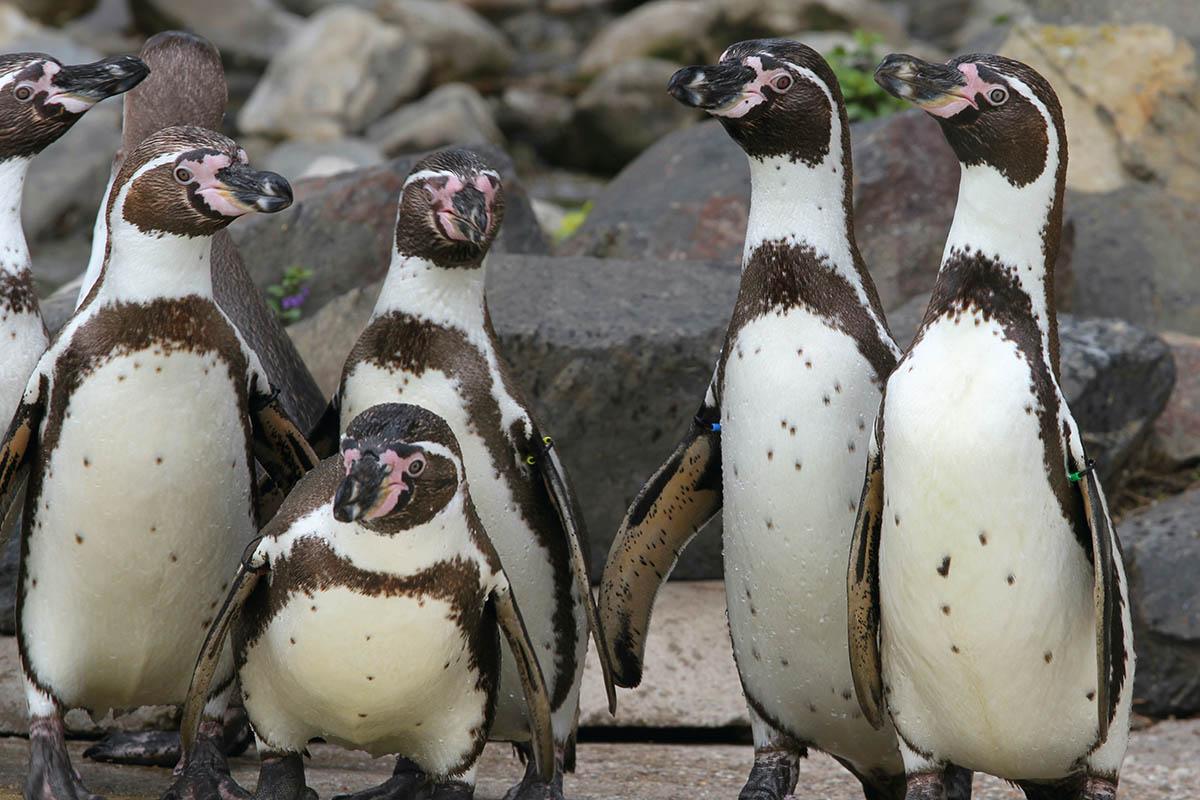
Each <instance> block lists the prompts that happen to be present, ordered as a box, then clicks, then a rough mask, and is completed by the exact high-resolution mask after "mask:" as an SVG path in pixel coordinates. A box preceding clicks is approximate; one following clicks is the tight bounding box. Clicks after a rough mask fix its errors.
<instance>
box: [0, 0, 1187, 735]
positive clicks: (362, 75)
mask: <svg viewBox="0 0 1200 800" xmlns="http://www.w3.org/2000/svg"><path fill="white" fill-rule="evenodd" d="M166 28H184V29H189V30H192V31H195V32H197V33H200V34H203V35H204V36H206V37H208V38H209V39H211V40H212V41H213V42H215V43H216V44H217V45H218V46H219V47H220V49H221V52H222V54H223V57H224V59H225V63H226V69H227V71H228V76H229V84H230V98H231V105H230V110H229V113H228V115H227V118H226V122H225V128H226V132H227V133H229V134H230V135H232V136H234V137H235V138H237V139H238V141H239V142H240V143H241V144H243V145H244V146H245V147H246V149H247V151H248V152H249V153H250V155H251V159H252V163H254V164H256V165H257V166H260V167H264V168H267V169H272V170H275V171H278V172H280V173H282V174H284V175H285V176H287V177H288V178H289V179H290V180H292V182H293V186H294V187H295V191H296V198H297V202H296V203H295V204H294V205H293V206H292V208H291V209H289V210H288V211H286V212H283V213H280V214H275V215H271V216H263V217H261V218H256V219H247V220H243V221H239V222H238V223H236V224H235V225H234V226H233V227H232V228H231V232H232V234H233V235H234V237H235V239H236V240H237V241H238V243H239V244H240V246H241V248H242V252H243V255H244V256H245V259H246V263H247V265H248V266H249V268H250V270H251V272H252V274H253V275H254V277H255V279H256V281H257V283H258V285H259V286H260V288H262V289H263V290H264V291H266V290H268V288H269V287H272V286H279V285H281V284H282V282H283V277H284V274H285V270H289V269H304V270H309V271H311V272H312V275H311V277H309V278H308V279H307V281H306V283H307V285H308V295H307V298H306V299H305V301H304V303H303V305H302V306H301V309H300V312H301V318H300V320H299V321H297V322H295V323H294V324H293V325H292V326H291V327H290V328H289V331H290V332H291V333H292V335H293V338H294V340H295V342H296V344H297V346H298V347H299V348H300V350H301V352H302V354H303V355H304V357H305V359H306V360H307V362H308V363H309V365H310V366H311V368H312V369H313V372H314V374H315V375H316V377H317V379H318V381H319V382H320V383H321V385H322V387H323V389H325V390H326V391H327V392H331V391H332V390H333V388H334V386H335V384H336V381H337V378H338V375H339V372H340V369H341V364H342V361H343V359H344V357H345V355H346V353H347V352H348V350H349V348H350V345H351V344H352V342H353V341H354V339H355V338H356V336H357V335H358V332H359V331H360V330H361V327H362V325H363V323H364V322H365V320H366V318H367V315H368V314H369V312H370V308H371V306H372V304H373V303H374V299H375V294H376V292H377V289H378V284H379V281H380V279H381V278H382V276H383V274H384V272H385V270H386V267H387V254H388V252H389V247H390V231H391V228H392V224H393V218H394V214H395V199H396V196H397V193H398V191H399V187H400V185H401V183H402V182H403V179H404V175H405V174H406V172H407V171H408V169H409V167H410V166H411V165H412V163H413V162H414V160H415V158H416V157H417V156H416V154H419V153H420V152H422V151H426V150H429V149H431V148H435V147H440V146H443V145H448V144H464V145H471V146H477V147H478V148H479V149H480V151H481V152H482V153H484V154H485V155H486V157H487V158H488V159H489V160H490V161H491V162H492V163H493V164H494V165H495V166H497V167H498V168H499V169H500V171H501V173H502V175H503V176H504V179H505V187H506V193H507V198H508V214H507V218H506V221H505V228H504V231H503V234H502V236H501V239H500V241H499V242H498V244H497V246H496V247H495V248H493V252H494V254H495V255H494V256H493V257H492V258H491V260H490V264H489V270H490V271H489V286H490V303H491V308H492V312H493V316H494V319H495V322H496V326H497V328H498V330H499V332H500V335H501V338H502V339H503V340H504V345H505V348H506V351H507V354H508V357H509V359H510V360H511V362H512V363H513V366H514V367H515V368H516V372H517V374H518V375H519V377H520V380H521V381H522V383H523V385H524V387H525V389H526V391H527V393H528V394H529V395H530V397H531V399H532V401H533V403H534V405H535V406H536V407H537V408H538V409H539V411H540V413H541V416H542V419H543V421H544V423H545V427H546V428H547V429H548V430H549V431H552V432H553V433H554V435H555V437H556V439H557V441H558V443H559V445H560V451H561V453H562V455H563V458H564V460H565V462H566V464H567V466H568V468H569V469H570V470H571V474H572V477H573V480H574V483H575V486H576V488H577V490H578V493H579V495H580V498H581V502H582V504H583V507H584V512H585V515H586V517H587V521H588V523H589V527H590V530H591V534H592V550H593V552H592V556H593V561H594V571H595V574H596V575H597V576H598V575H599V570H600V568H601V566H602V564H603V558H604V555H605V553H606V552H607V548H608V544H609V542H610V541H611V539H612V536H613V533H614V532H615V530H616V527H617V525H618V523H619V522H620V519H621V517H622V515H623V514H624V511H625V508H626V506H627V505H628V503H629V501H630V500H632V498H633V496H634V494H635V493H636V492H637V490H638V488H639V487H640V486H641V484H642V482H643V480H644V479H645V478H646V477H647V476H648V475H649V474H650V473H651V472H652V471H653V470H654V469H655V468H656V467H657V466H658V464H659V463H660V461H661V460H662V458H664V457H665V455H666V454H667V453H668V452H669V451H670V449H671V448H672V446H673V444H674V442H675V440H676V438H677V437H678V436H679V435H681V434H682V433H683V431H684V430H685V428H686V425H687V422H688V420H689V419H690V417H691V415H692V413H693V411H694V410H695V408H696V406H697V405H698V403H699V401H700V399H701V396H702V394H703V389H704V386H705V384H706V382H707V381H708V378H709V376H710V373H711V370H712V365H713V363H714V360H715V357H716V354H717V349H718V347H719V343H720V340H721V337H722V335H723V333H724V330H725V326H726V323H727V320H728V315H729V312H730V309H731V308H732V304H733V299H734V296H735V293H736V287H737V281H738V263H739V260H740V255H741V247H742V237H743V233H744V230H745V218H746V212H747V207H748V203H749V175H748V170H747V168H746V164H745V157H744V155H743V154H742V153H741V151H740V150H738V149H737V147H736V146H735V145H734V144H733V143H732V142H731V141H730V140H729V139H728V138H727V137H726V135H725V134H724V132H723V130H721V129H720V127H719V126H718V125H717V124H716V123H714V122H711V121H704V119H703V118H702V116H700V115H698V114H697V113H696V112H694V111H693V110H690V109H687V108H684V107H682V106H680V105H679V104H678V103H676V102H675V101H674V100H672V99H671V98H670V97H669V96H668V95H667V94H666V92H665V86H666V81H667V78H668V77H669V76H670V75H671V73H672V72H673V71H674V70H675V69H677V68H678V67H679V66H681V65H684V64H690V63H706V62H708V63H711V62H712V61H713V60H715V59H716V57H717V56H718V55H719V54H720V52H721V51H722V50H723V49H724V48H725V47H726V46H727V45H729V44H731V43H732V42H735V41H738V40H741V39H745V38H750V37H758V36H785V37H789V38H795V39H799V40H801V41H804V42H807V43H809V44H811V45H812V46H814V47H816V48H817V49H818V50H820V51H821V52H823V53H825V54H827V57H830V58H831V59H833V60H834V61H835V63H836V64H837V65H838V69H839V71H840V74H841V75H843V76H844V87H845V88H846V89H847V94H848V96H849V97H850V98H851V99H852V100H854V104H855V108H854V110H855V115H856V117H858V118H860V121H858V122H855V123H854V124H853V126H852V130H851V133H852V138H853V146H854V164H855V167H856V175H855V212H856V215H857V231H858V237H859V244H860V246H861V249H862V251H863V255H864V257H865V258H866V261H867V264H868V266H869V267H870V269H871V271H872V273H873V275H874V277H875V280H876V282H877V284H878V286H879V290H880V294H881V295H882V298H883V300H884V303H885V305H886V307H887V309H888V313H889V320H890V322H891V325H892V328H893V330H894V332H895V333H896V335H897V338H899V339H901V340H902V341H905V342H906V341H908V340H909V339H910V338H911V336H912V334H913V332H914V331H915V328H916V324H917V321H918V320H919V318H920V315H921V313H922V310H923V308H924V305H925V302H926V299H927V296H928V294H927V293H928V291H929V289H930V288H931V286H932V283H933V278H934V275H935V273H936V269H937V264H938V260H939V258H940V254H941V249H942V244H943V241H944V239H945V234H946V232H947V230H948V228H949V224H950V219H951V216H952V213H953V209H954V203H955V194H956V189H957V182H958V170H957V166H956V164H955V161H954V158H953V156H952V154H951V152H950V150H949V148H948V146H947V145H946V144H945V141H944V140H943V138H942V136H941V133H940V131H939V130H938V127H937V125H936V124H935V123H933V122H932V121H931V120H929V119H927V118H926V117H925V116H924V115H922V114H921V113H920V112H916V111H900V112H899V113H891V114H887V115H886V116H875V115H877V114H885V113H887V112H890V111H892V110H893V108H894V107H893V106H889V105H887V104H883V103H881V102H880V101H881V98H880V97H879V95H878V93H876V92H874V91H873V83H871V81H870V78H869V74H870V71H871V70H872V69H873V67H874V64H875V63H876V61H877V60H878V58H879V57H880V56H882V55H883V54H885V53H887V52H893V51H906V52H911V53H915V54H918V55H921V56H922V57H925V58H932V57H937V58H945V57H947V56H949V55H952V54H955V53H961V52H971V51H987V52H999V53H1003V54H1005V55H1008V56H1011V57H1014V58H1018V59H1020V60H1023V61H1026V62H1028V63H1030V64H1032V65H1034V66H1035V67H1036V68H1037V69H1038V70H1040V71H1041V72H1042V73H1043V74H1044V75H1046V76H1047V77H1048V78H1049V80H1050V81H1051V83H1052V84H1053V85H1054V86H1055V87H1056V88H1057V90H1058V93H1059V96H1060V98H1061V100H1062V102H1063V106H1064V110H1065V113H1066V116H1067V124H1068V131H1069V138H1070V154H1071V155H1070V168H1069V170H1068V174H1067V181H1068V196H1067V202H1066V226H1065V241H1064V247H1063V252H1062V254H1061V256H1060V259H1059V264H1058V267H1057V276H1056V281H1057V287H1056V291H1057V297H1058V301H1059V308H1060V311H1062V312H1064V313H1062V314H1061V315H1060V322H1061V325H1062V368H1063V382H1064V389H1065V390H1066V393H1067V397H1068V399H1069V401H1070V403H1071V405H1072V408H1073V409H1074V411H1075V414H1076V417H1077V418H1078V419H1079V421H1080V423H1081V426H1082V428H1083V429H1084V430H1085V432H1086V439H1087V442H1088V447H1089V451H1090V454H1091V455H1092V456H1093V457H1095V458H1096V459H1097V460H1098V462H1099V464H1100V469H1101V470H1102V474H1103V477H1104V480H1105V482H1106V487H1107V490H1108V493H1109V496H1110V502H1111V503H1112V504H1113V505H1114V507H1115V508H1116V509H1117V510H1118V512H1119V513H1120V515H1121V519H1120V521H1119V527H1120V533H1121V536H1122V539H1123V543H1124V552H1125V559H1126V564H1127V568H1128V570H1129V575H1130V581H1131V584H1132V605H1133V614H1134V619H1135V625H1136V627H1137V631H1136V634H1137V636H1138V657H1139V663H1138V674H1137V681H1138V683H1137V686H1136V691H1135V698H1136V700H1135V704H1136V705H1135V708H1136V710H1137V711H1138V712H1140V713H1141V714H1144V715H1149V716H1167V715H1189V714H1197V713H1200V578H1198V577H1197V576H1198V575H1200V488H1198V485H1197V481H1200V308H1198V303H1200V256H1198V255H1197V254H1198V253H1200V133H1197V131H1200V79H1198V70H1200V66H1198V63H1197V57H1196V48H1197V46H1198V45H1200V4H1198V3H1196V2H1195V0H1144V1H1143V2H1137V3H1133V2H1123V1H1122V0H913V2H899V1H898V0H893V1H890V2H889V1H888V0H650V2H636V0H462V1H461V2H453V1H452V0H443V1H442V2H434V1H433V0H354V1H353V2H330V0H205V2H203V3H198V2H195V0H98V1H97V0H17V2H15V3H11V2H10V3H7V4H4V5H0V48H3V50H6V51H13V50H40V51H46V52H50V53H53V54H54V55H56V56H58V57H59V58H61V59H63V60H64V61H71V62H79V61H86V60H91V59H94V58H98V57H101V56H103V55H109V54H116V53H124V52H137V50H138V49H139V48H140V46H141V43H142V41H144V39H145V38H146V37H147V36H149V35H150V34H152V33H154V32H156V31H159V30H163V29H166ZM856 66H857V67H859V69H858V70H857V71H856V70H855V69H854V67H856ZM864 70H865V71H864ZM871 117H874V118H871ZM119 125H120V105H119V101H109V102H107V103H104V104H102V105H101V106H99V107H97V108H96V109H94V110H93V111H92V112H90V113H89V114H88V115H87V116H86V117H85V118H84V119H83V120H82V121H81V122H80V123H79V124H78V125H77V126H76V129H75V130H73V131H72V132H71V133H70V134H69V135H67V136H66V137H64V138H63V139H62V140H61V141H60V142H59V143H57V144H55V145H54V146H53V147H52V148H50V149H49V150H48V151H47V152H46V153H45V154H44V155H43V156H41V157H40V158H39V159H38V160H37V161H36V162H35V164H34V167H33V169H32V170H31V173H30V176H29V181H28V186H27V191H26V195H25V197H26V199H25V208H24V216H25V229H26V233H27V236H28V238H29V240H30V247H31V250H32V251H33V256H34V264H35V270H36V272H37V278H38V281H39V288H40V290H41V292H42V294H43V297H46V298H48V302H47V313H48V314H53V313H59V314H62V313H64V312H65V310H67V309H68V308H69V304H70V303H72V302H73V300H74V296H75V289H74V288H73V287H74V285H75V284H74V283H73V280H74V279H75V278H76V277H77V276H78V275H79V273H80V272H81V271H82V268H83V266H84V265H85V264H86V262H87V254H88V250H89V247H90V243H89V237H90V232H91V226H92V221H93V219H94V215H95V209H96V206H97V205H98V203H99V199H100V196H101V194H102V192H103V189H104V184H105V180H106V179H107V176H108V168H109V163H110V161H111V158H112V154H113V152H114V151H115V149H116V148H117V145H118V142H119ZM585 212H586V213H585ZM60 287H61V291H60V292H59V293H58V294H57V295H54V292H55V291H56V290H58V289H60ZM52 295H53V297H52ZM981 457H986V454H981ZM11 567H12V564H11V563H10V564H9V568H10V571H11ZM720 570H721V565H720V536H719V526H718V525H716V524H714V525H713V526H712V527H711V528H710V529H708V530H706V531H705V532H704V533H702V534H701V535H700V536H699V537H697V539H696V541H695V542H694V543H693V544H692V546H691V547H690V549H689V550H688V552H687V553H686V555H685V558H684V559H683V561H682V562H681V563H680V565H679V567H678V569H677V570H676V572H675V577H676V578H691V579H696V578H719V577H720ZM9 618H10V613H9V612H6V611H4V610H2V609H0V620H4V621H7V620H9ZM9 624H10V625H11V622H9ZM4 646H5V647H7V646H8V645H7V644H6V645H4ZM10 649H11V648H10ZM10 667H12V664H11V663H10V664H9V665H8V666H6V667H2V669H9V668H10ZM10 671H11V670H10ZM0 677H2V676H0ZM13 677H15V673H14V675H13ZM12 700H13V702H15V703H18V704H19V703H20V701H19V699H17V698H13V699H12ZM2 702H6V701H0V704H2ZM5 716H6V715H5ZM16 716H17V717H18V718H19V719H21V720H23V714H20V713H17V715H16ZM16 724H20V723H16Z"/></svg>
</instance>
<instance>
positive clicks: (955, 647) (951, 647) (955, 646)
mask: <svg viewBox="0 0 1200 800" xmlns="http://www.w3.org/2000/svg"><path fill="white" fill-rule="evenodd" d="M950 652H951V653H957V652H958V645H956V644H952V645H950Z"/></svg>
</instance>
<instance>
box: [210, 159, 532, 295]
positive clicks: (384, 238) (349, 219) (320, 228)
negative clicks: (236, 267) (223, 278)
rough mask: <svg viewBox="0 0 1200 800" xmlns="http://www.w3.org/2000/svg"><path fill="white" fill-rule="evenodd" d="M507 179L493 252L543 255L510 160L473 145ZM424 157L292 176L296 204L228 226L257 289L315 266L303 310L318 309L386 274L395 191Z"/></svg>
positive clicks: (395, 200)
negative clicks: (296, 178) (288, 273)
mask: <svg viewBox="0 0 1200 800" xmlns="http://www.w3.org/2000/svg"><path fill="white" fill-rule="evenodd" d="M470 149H472V150H474V151H475V152H477V153H479V154H480V155H481V156H482V157H483V158H484V159H485V160H486V161H487V162H488V163H489V164H491V165H492V166H493V167H495V168H496V169H497V170H498V171H499V172H500V175H501V177H502V178H503V180H504V196H505V215H504V226H503V227H502V228H501V229H500V236H499V237H498V239H497V241H496V244H495V245H494V247H493V250H494V251H496V252H515V253H544V252H546V250H547V244H546V240H545V237H544V235H543V233H542V230H541V227H540V226H539V225H538V222H537V218H536V217H535V216H534V214H533V209H532V208H531V207H530V205H529V198H528V196H527V195H526V193H525V189H524V187H523V186H522V185H521V182H520V180H519V179H518V178H517V175H516V170H515V169H514V167H513V164H512V161H511V160H510V159H509V157H508V156H507V155H506V154H505V153H504V152H503V151H502V150H499V149H498V148H495V147H492V146H491V145H473V146H471V148H470ZM420 158H421V155H406V156H400V157H397V158H394V159H392V160H391V161H389V162H387V163H385V164H381V165H380V166H377V167H368V168H366V169H360V170H354V171H351V172H343V173H340V174H338V175H333V176H330V177H325V178H311V179H304V180H299V181H296V182H295V183H294V184H293V186H292V188H293V190H294V192H295V196H296V201H295V202H294V203H293V204H292V206H291V207H290V208H288V209H287V210H285V211H281V212H280V213H278V214H251V215H249V216H248V217H247V218H246V219H244V220H241V221H239V222H238V224H237V225H233V226H231V228H230V234H231V235H232V236H233V239H234V241H235V242H237V244H238V247H239V248H240V249H241V252H242V257H243V259H244V260H245V262H246V264H247V265H248V267H249V268H250V275H251V277H252V278H253V279H254V282H255V283H256V284H257V285H258V287H259V288H260V289H265V288H266V287H268V286H270V285H272V284H275V283H278V282H279V280H280V278H281V277H282V275H283V272H284V270H286V269H289V268H292V267H299V268H304V269H310V270H312V271H313V273H314V274H313V276H312V278H311V279H310V280H309V281H308V284H309V291H310V294H309V296H308V299H307V300H306V302H305V304H304V307H303V309H302V310H303V312H304V314H305V315H306V316H308V315H311V314H313V313H315V312H316V311H317V310H318V309H319V308H320V307H321V306H323V305H324V304H325V303H326V302H328V301H329V300H331V299H332V298H334V297H336V296H337V295H339V294H342V293H344V292H347V291H349V290H350V289H355V288H358V287H360V286H365V285H367V284H369V283H371V282H373V281H376V280H379V279H380V278H381V277H383V275H384V273H385V272H387V267H388V262H389V260H390V258H391V252H392V236H393V233H394V230H395V222H396V203H397V201H398V200H399V198H400V188H401V187H402V186H403V185H404V179H405V177H406V176H407V175H408V172H409V170H410V169H411V168H412V166H413V164H415V163H416V162H417V161H418V160H419V159H420Z"/></svg>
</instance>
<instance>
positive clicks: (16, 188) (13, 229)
mask: <svg viewBox="0 0 1200 800" xmlns="http://www.w3.org/2000/svg"><path fill="white" fill-rule="evenodd" d="M30 161H31V159H29V158H9V159H5V160H4V161H0V273H7V274H10V275H21V274H23V273H25V272H26V271H28V270H29V264H30V262H29V246H28V245H27V244H26V243H25V229H24V227H22V225H21V197H22V195H23V194H24V191H25V174H26V173H27V172H28V171H29V162H30Z"/></svg>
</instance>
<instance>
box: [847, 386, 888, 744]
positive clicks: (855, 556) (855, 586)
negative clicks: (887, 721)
mask: <svg viewBox="0 0 1200 800" xmlns="http://www.w3.org/2000/svg"><path fill="white" fill-rule="evenodd" d="M882 522H883V406H882V405H881V406H880V408H879V416H878V417H877V418H876V420H875V435H874V437H872V439H871V447H870V452H869V453H868V456H867V474H866V478H865V479H864V481H863V491H862V497H861V498H860V499H859V501H858V518H857V519H855V521H854V538H853V539H852V540H851V542H850V565H849V569H848V571H847V575H846V590H847V598H846V599H847V603H848V606H849V609H848V610H849V615H848V617H847V621H848V625H849V631H848V634H849V636H848V642H849V645H850V674H851V676H852V677H853V679H854V692H855V694H857V695H858V705H859V707H860V708H862V712H863V716H864V717H865V718H866V720H867V722H869V723H871V727H873V728H875V730H879V729H880V728H882V727H883V715H884V713H885V707H884V698H883V664H882V661H881V660H880V657H879V533H880V529H881V526H882Z"/></svg>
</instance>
